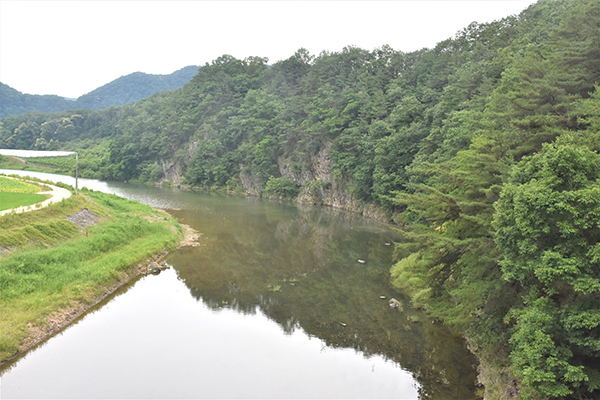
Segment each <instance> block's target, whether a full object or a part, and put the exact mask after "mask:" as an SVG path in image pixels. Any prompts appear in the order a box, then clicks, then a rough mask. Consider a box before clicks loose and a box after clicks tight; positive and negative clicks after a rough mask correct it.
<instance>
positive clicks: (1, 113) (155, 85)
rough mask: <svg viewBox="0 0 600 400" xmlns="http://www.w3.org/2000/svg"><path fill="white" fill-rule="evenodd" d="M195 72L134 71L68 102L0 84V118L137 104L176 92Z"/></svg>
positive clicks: (193, 68)
mask: <svg viewBox="0 0 600 400" xmlns="http://www.w3.org/2000/svg"><path fill="white" fill-rule="evenodd" d="M197 72H198V66H196V65H190V66H187V67H184V68H182V69H180V70H177V71H175V72H173V73H172V74H168V75H152V74H146V73H143V72H134V73H132V74H129V75H125V76H122V77H120V78H118V79H115V80H114V81H112V82H109V83H107V84H106V85H103V86H100V87H99V88H97V89H95V90H93V91H91V92H89V93H87V94H84V95H82V96H81V97H79V98H78V99H76V100H74V101H73V100H69V99H66V98H64V97H61V96H57V95H33V94H24V93H21V92H19V91H18V90H16V89H13V88H11V87H10V86H8V85H5V84H3V83H1V82H0V118H4V117H6V116H8V115H20V114H24V113H26V112H29V111H40V112H47V113H52V112H59V111H66V110H74V109H92V110H101V109H104V108H108V107H110V106H121V105H124V104H128V103H133V102H136V101H139V100H141V99H143V98H145V97H148V96H150V95H152V94H154V93H157V92H162V91H164V90H171V89H177V88H179V87H181V86H183V85H184V84H185V83H187V82H189V81H190V79H192V77H193V76H194V75H195V74H196V73H197Z"/></svg>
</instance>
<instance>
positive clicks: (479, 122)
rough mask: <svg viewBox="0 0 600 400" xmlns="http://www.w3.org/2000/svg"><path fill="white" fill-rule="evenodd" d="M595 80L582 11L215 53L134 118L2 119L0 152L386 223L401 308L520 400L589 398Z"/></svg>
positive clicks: (541, 11) (591, 1)
mask: <svg viewBox="0 0 600 400" xmlns="http://www.w3.org/2000/svg"><path fill="white" fill-rule="evenodd" d="M598 83H600V1H599V0H572V1H569V0H540V1H539V2H538V3H537V4H535V5H532V6H531V7H529V8H528V9H527V10H525V11H524V12H523V13H521V14H520V15H519V16H510V17H507V18H505V19H502V20H500V21H495V22H492V23H486V24H476V23H473V24H471V25H469V26H468V27H467V28H465V29H464V30H462V31H460V32H458V33H457V34H456V36H455V37H454V38H451V39H448V40H445V41H443V42H440V43H439V44H438V45H437V46H436V47H435V48H433V49H423V50H420V51H416V52H412V53H404V52H401V51H397V50H394V49H391V48H389V47H387V46H383V47H381V48H379V49H376V50H374V51H366V50H363V49H359V48H355V47H347V48H344V49H343V50H342V51H340V52H324V53H321V54H319V55H318V56H314V55H311V54H309V53H308V52H307V51H306V50H304V49H300V50H298V51H297V52H296V53H295V54H294V55H293V56H292V57H290V58H289V59H287V60H283V61H279V62H277V63H275V64H272V65H270V64H269V63H268V60H267V59H265V58H260V57H249V58H247V59H244V60H238V59H235V58H233V57H230V56H227V55H225V56H222V57H220V58H218V59H216V60H215V61H213V62H212V63H210V64H206V65H205V66H203V67H201V68H200V69H199V70H198V73H197V75H195V76H194V78H193V79H192V80H191V81H190V82H189V83H187V84H186V85H185V86H183V87H182V88H180V89H178V90H174V91H170V92H163V93H158V94H155V95H153V96H151V97H149V98H147V99H145V100H143V101H141V102H139V103H135V104H131V105H128V106H124V107H120V108H110V109H108V110H103V111H83V110H80V111H76V112H69V113H63V114H53V115H44V114H35V113H32V114H27V115H25V116H20V117H9V118H5V119H4V120H2V122H1V123H2V126H0V148H23V149H33V148H38V149H42V148H44V146H46V148H50V147H53V146H54V147H58V148H64V149H69V150H78V151H80V157H81V158H80V160H81V162H82V168H83V176H89V177H96V178H101V179H116V180H130V179H140V180H143V181H160V180H161V179H165V178H169V179H171V177H172V176H176V177H180V178H181V180H182V182H183V183H187V184H189V185H192V186H203V187H209V188H227V189H232V190H234V189H238V188H244V189H245V190H247V191H251V190H252V191H254V192H256V193H261V192H266V193H267V194H270V195H276V196H283V197H285V196H288V197H293V196H296V195H300V196H301V197H302V196H303V195H307V194H310V195H311V198H315V196H316V197H319V196H320V198H321V199H323V198H325V197H327V196H330V197H331V196H334V197H338V198H340V197H343V196H345V195H349V196H350V197H351V198H352V199H355V200H356V201H360V202H363V203H365V204H375V205H377V206H378V207H379V208H381V209H383V210H385V211H386V212H388V213H389V215H397V214H398V213H399V212H402V214H401V215H402V216H401V222H402V223H403V224H404V225H405V226H406V230H405V236H406V241H405V242H404V243H402V244H399V245H397V251H396V253H397V257H398V260H399V262H398V264H397V265H396V266H394V268H393V269H392V275H393V278H394V282H395V283H396V284H397V285H398V286H399V287H402V288H403V289H404V290H405V291H407V292H408V293H410V294H411V297H412V299H413V302H414V303H415V304H416V305H418V306H421V307H423V308H425V309H427V310H428V311H429V312H430V313H431V314H432V315H434V316H436V317H438V318H440V319H442V320H443V321H444V322H445V323H447V324H451V325H453V326H454V327H455V328H456V329H458V330H460V331H462V332H465V334H466V336H467V337H468V338H469V340H470V341H471V344H472V348H473V349H474V351H475V352H476V353H477V354H478V356H479V357H480V359H481V360H482V362H483V365H485V366H486V368H489V369H490V370H491V371H492V373H495V374H497V376H500V375H502V376H508V377H509V378H507V380H506V382H504V383H501V384H502V385H504V386H506V385H510V382H511V379H512V378H511V377H513V376H514V377H515V379H516V380H517V381H518V384H519V385H518V386H519V388H518V390H519V392H520V394H521V395H522V396H523V397H524V398H543V399H545V398H565V399H566V398H594V397H595V396H597V395H598V394H599V391H598V388H599V387H600V364H599V362H598V360H599V357H598V356H599V353H598V352H599V351H600V311H598V310H599V309H600V308H599V307H598V306H599V305H600V304H598V296H599V293H600V283H599V282H598V278H599V277H600V244H598V241H599V240H600V227H599V226H598V221H600V215H599V214H600V209H599V207H600V186H599V185H600V183H599V179H600V164H599V162H598V157H599V156H598V150H599V149H600V138H599V136H600V134H599V130H600V94H598V88H597V86H595V85H596V84H598ZM53 140H54V142H53ZM88 155H89V156H88ZM86 163H87V164H86ZM482 379H486V378H485V376H482ZM486 385H487V387H488V391H489V396H491V397H490V398H494V396H496V397H498V398H500V394H499V393H503V392H504V390H505V387H503V388H500V387H499V385H500V384H499V385H498V386H494V383H493V379H488V380H486Z"/></svg>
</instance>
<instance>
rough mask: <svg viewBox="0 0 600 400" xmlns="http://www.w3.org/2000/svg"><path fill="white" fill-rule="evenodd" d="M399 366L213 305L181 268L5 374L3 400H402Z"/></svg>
mask: <svg viewBox="0 0 600 400" xmlns="http://www.w3.org/2000/svg"><path fill="white" fill-rule="evenodd" d="M415 385H416V383H415V381H414V380H413V378H412V377H411V376H410V374H409V373H407V372H405V371H403V370H401V369H400V368H399V367H398V366H397V364H394V363H391V362H387V361H385V360H384V359H383V358H381V357H379V356H374V357H370V358H365V357H363V356H361V355H360V354H357V353H356V352H355V351H354V350H349V349H332V348H328V347H326V346H325V344H324V343H323V341H322V340H320V339H318V338H315V337H312V338H311V337H309V336H308V335H306V334H305V333H304V332H303V331H301V330H296V331H295V332H294V333H292V334H290V335H285V334H283V332H282V329H281V327H280V326H279V325H278V324H276V323H275V322H273V321H271V320H269V319H268V318H267V317H266V316H264V315H263V314H262V313H261V312H260V311H257V312H256V313H255V314H253V315H244V314H240V313H237V312H235V311H233V310H230V309H222V310H220V311H214V310H212V309H210V308H209V307H207V306H206V305H204V304H203V303H202V302H199V301H197V300H196V299H195V298H193V297H192V296H190V294H189V290H188V289H187V288H186V287H185V285H184V284H183V283H182V282H181V281H180V280H179V279H177V274H176V272H175V271H173V270H167V271H166V272H164V273H162V274H161V275H159V276H156V277H155V276H148V277H146V278H144V279H142V280H141V281H139V282H138V283H137V284H136V285H135V286H134V287H133V288H131V289H130V290H129V291H127V292H126V293H125V294H123V295H121V296H119V297H117V298H116V299H114V300H113V301H111V302H110V303H108V304H107V305H106V306H104V307H102V308H101V309H100V310H98V311H96V312H94V313H93V314H89V315H88V316H86V317H85V318H84V319H83V320H82V321H80V322H79V323H78V324H77V325H75V326H73V327H71V328H69V329H67V330H66V331H64V332H63V333H62V334H60V335H58V336H56V337H54V338H53V339H51V340H50V342H48V343H47V345H45V346H43V347H41V348H38V349H37V350H35V351H34V352H32V353H30V354H29V355H28V356H26V357H25V358H24V359H22V360H20V361H19V363H18V365H17V366H16V367H15V368H14V369H13V370H11V371H9V372H7V373H6V374H5V375H4V376H3V377H2V396H3V398H17V397H18V398H81V399H86V398H363V399H367V398H402V399H416V398H417V389H416V388H415Z"/></svg>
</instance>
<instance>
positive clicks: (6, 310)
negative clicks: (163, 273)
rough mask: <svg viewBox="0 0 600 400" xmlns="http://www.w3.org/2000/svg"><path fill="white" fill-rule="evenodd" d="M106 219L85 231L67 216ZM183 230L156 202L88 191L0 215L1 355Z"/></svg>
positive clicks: (91, 297)
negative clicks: (31, 209)
mask: <svg viewBox="0 0 600 400" xmlns="http://www.w3.org/2000/svg"><path fill="white" fill-rule="evenodd" d="M84 207H85V208H87V209H88V210H89V211H91V212H93V213H95V214H96V215H98V216H99V220H98V224H97V225H93V226H88V227H87V228H85V229H83V228H81V227H80V226H78V225H76V224H74V223H72V222H70V221H69V220H67V219H66V217H67V216H69V215H73V214H76V213H77V212H79V211H81V210H82V209H83V208H84ZM181 234H182V228H181V227H180V226H179V225H178V224H177V223H176V222H175V221H174V220H173V219H172V218H170V217H168V216H167V215H165V214H163V213H160V212H159V211H157V210H154V209H152V208H151V207H149V206H146V205H143V204H140V203H138V202H135V201H131V200H127V199H124V198H121V197H118V196H115V195H109V194H104V193H99V192H93V191H87V190H82V191H81V192H80V195H79V196H72V197H70V198H68V199H65V200H63V201H62V202H60V203H56V204H53V205H50V206H48V207H45V208H43V209H40V210H37V211H35V212H31V213H22V214H12V215H5V216H2V217H0V316H1V318H0V360H2V359H6V358H8V357H10V356H11V355H13V354H14V353H15V352H16V351H17V350H19V349H20V345H21V343H22V341H23V339H24V338H25V337H26V336H27V333H28V327H27V326H28V324H32V325H33V326H43V325H44V324H45V318H46V317H47V316H48V315H49V314H50V313H51V312H53V311H56V310H59V309H61V308H63V307H69V306H71V305H74V304H76V303H85V304H91V303H93V301H94V299H96V298H98V296H100V295H102V294H103V293H105V290H106V287H108V286H110V285H112V284H114V283H116V282H118V281H120V280H121V279H123V278H124V277H125V276H126V275H125V274H129V275H132V274H134V268H135V265H136V264H137V263H139V262H141V261H144V260H145V259H147V258H148V257H150V256H152V255H154V254H158V253H160V252H162V251H164V250H165V249H170V248H173V247H175V246H176V244H177V243H178V242H179V237H180V235H181Z"/></svg>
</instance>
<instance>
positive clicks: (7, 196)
mask: <svg viewBox="0 0 600 400" xmlns="http://www.w3.org/2000/svg"><path fill="white" fill-rule="evenodd" d="M44 200H46V196H45V195H43V194H34V193H10V192H1V191H0V211H4V210H8V209H10V208H17V207H21V206H28V205H31V204H35V203H39V202H41V201H44Z"/></svg>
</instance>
